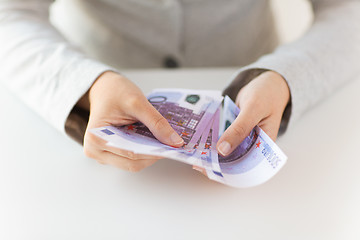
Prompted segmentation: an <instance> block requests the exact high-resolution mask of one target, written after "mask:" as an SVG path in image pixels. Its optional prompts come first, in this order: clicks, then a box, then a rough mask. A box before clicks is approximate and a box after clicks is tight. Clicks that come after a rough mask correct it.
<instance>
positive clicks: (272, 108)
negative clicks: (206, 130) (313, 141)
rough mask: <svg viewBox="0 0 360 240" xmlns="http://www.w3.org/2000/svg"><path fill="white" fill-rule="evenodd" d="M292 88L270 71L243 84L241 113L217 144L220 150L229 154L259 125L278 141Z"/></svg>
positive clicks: (239, 102) (238, 98)
mask: <svg viewBox="0 0 360 240" xmlns="http://www.w3.org/2000/svg"><path fill="white" fill-rule="evenodd" d="M289 100H290V90H289V87H288V85H287V83H286V81H285V79H284V78H283V77H282V76H281V75H280V74H278V73H276V72H273V71H267V72H264V73H262V74H261V75H259V76H258V77H256V78H255V79H253V80H252V81H251V82H250V83H248V84H247V85H246V86H244V87H243V88H242V89H241V90H240V91H239V93H238V95H237V97H236V105H238V106H239V108H240V109H241V112H240V114H239V116H238V117H237V118H236V120H235V121H234V122H233V123H232V124H231V126H230V127H229V128H228V129H227V130H226V131H225V132H224V134H223V135H222V136H221V138H220V139H219V141H218V143H217V149H218V152H219V153H220V154H221V155H223V156H227V155H229V154H230V153H231V152H232V151H233V150H235V148H236V147H237V146H238V145H239V144H240V143H241V142H242V141H243V140H244V139H245V138H246V137H247V136H248V135H249V134H250V132H251V130H252V129H253V128H254V127H255V126H256V125H258V126H259V127H260V128H261V129H262V130H264V131H265V132H266V133H267V134H268V135H269V137H270V138H271V139H273V140H274V141H275V140H276V137H277V134H278V131H279V128H280V123H281V118H282V115H283V113H284V110H285V107H286V105H287V104H288V102H289Z"/></svg>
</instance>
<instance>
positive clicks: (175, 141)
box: [170, 133, 184, 145]
mask: <svg viewBox="0 0 360 240" xmlns="http://www.w3.org/2000/svg"><path fill="white" fill-rule="evenodd" d="M170 139H171V141H172V142H173V144H174V145H182V144H183V143H184V139H182V138H181V137H180V136H179V135H177V134H176V133H173V134H171V137H170Z"/></svg>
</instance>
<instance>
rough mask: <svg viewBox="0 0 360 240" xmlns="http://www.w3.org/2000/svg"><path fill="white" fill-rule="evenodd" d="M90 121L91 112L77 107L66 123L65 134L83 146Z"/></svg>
mask: <svg viewBox="0 0 360 240" xmlns="http://www.w3.org/2000/svg"><path fill="white" fill-rule="evenodd" d="M88 121H89V112H88V111H87V110H84V109H82V108H80V107H77V106H75V107H74V108H73V110H71V113H70V115H69V117H68V118H67V120H66V123H65V132H66V134H67V135H69V136H70V137H71V138H72V139H73V140H75V141H76V142H78V143H80V144H81V145H83V143H84V135H85V131H86V127H87V124H88Z"/></svg>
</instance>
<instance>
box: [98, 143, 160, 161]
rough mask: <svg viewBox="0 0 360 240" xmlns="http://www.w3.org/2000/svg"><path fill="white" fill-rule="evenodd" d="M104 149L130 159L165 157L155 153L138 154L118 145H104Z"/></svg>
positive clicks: (157, 158)
mask: <svg viewBox="0 0 360 240" xmlns="http://www.w3.org/2000/svg"><path fill="white" fill-rule="evenodd" d="M104 150H105V151H108V152H111V153H113V154H115V155H118V156H121V157H124V158H127V159H129V160H133V161H134V160H136V161H137V160H160V159H162V158H163V157H159V156H153V155H145V154H137V153H134V152H132V151H128V150H124V149H120V148H116V147H111V146H108V145H105V146H104Z"/></svg>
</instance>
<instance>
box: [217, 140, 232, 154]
mask: <svg viewBox="0 0 360 240" xmlns="http://www.w3.org/2000/svg"><path fill="white" fill-rule="evenodd" d="M230 150H231V145H230V143H228V142H227V141H223V142H222V143H220V145H219V147H218V151H219V152H220V154H221V155H223V156H226V155H228V154H229V153H230Z"/></svg>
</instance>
